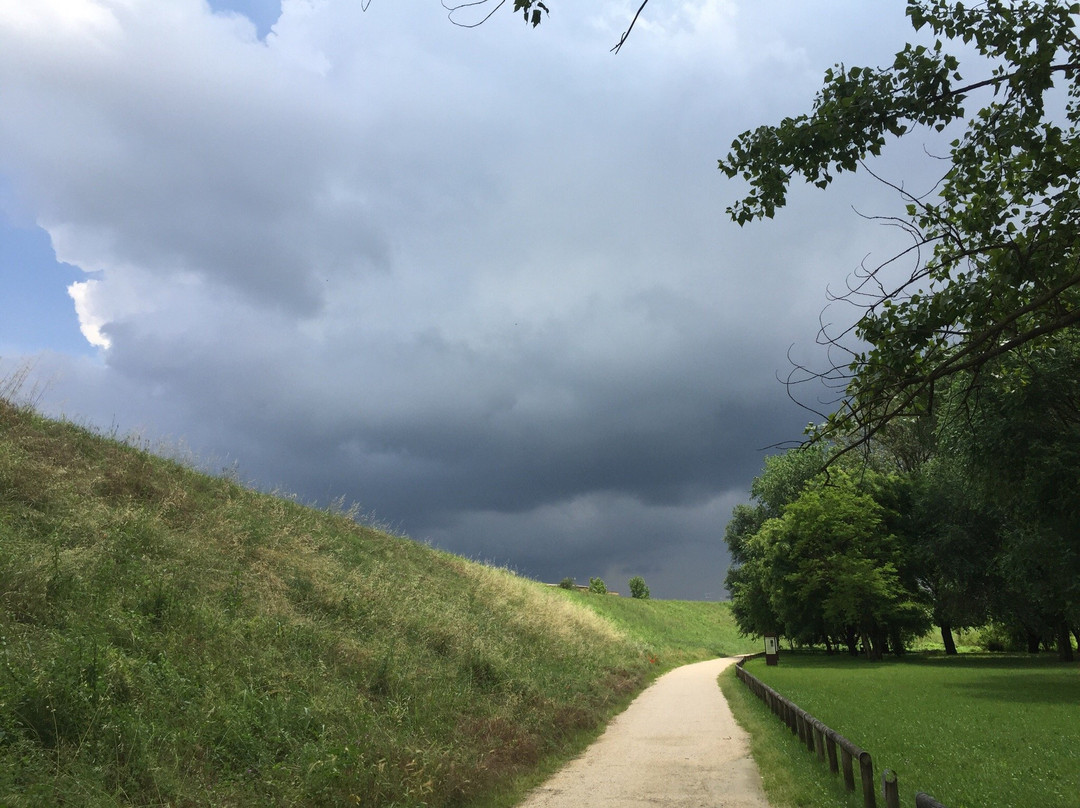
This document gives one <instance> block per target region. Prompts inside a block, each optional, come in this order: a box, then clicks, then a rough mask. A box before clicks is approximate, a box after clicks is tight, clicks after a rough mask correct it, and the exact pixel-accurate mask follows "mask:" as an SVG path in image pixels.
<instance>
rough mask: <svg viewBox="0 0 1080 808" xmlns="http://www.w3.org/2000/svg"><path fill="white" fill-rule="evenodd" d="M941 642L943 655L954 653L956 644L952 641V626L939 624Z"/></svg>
mask: <svg viewBox="0 0 1080 808" xmlns="http://www.w3.org/2000/svg"><path fill="white" fill-rule="evenodd" d="M941 641H942V642H943V643H945V653H946V654H955V653H956V642H955V641H954V640H953V635H952V626H950V625H949V624H948V623H942V624H941Z"/></svg>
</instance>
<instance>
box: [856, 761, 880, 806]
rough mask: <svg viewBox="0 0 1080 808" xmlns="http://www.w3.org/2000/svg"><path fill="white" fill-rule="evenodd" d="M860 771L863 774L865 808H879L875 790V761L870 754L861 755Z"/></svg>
mask: <svg viewBox="0 0 1080 808" xmlns="http://www.w3.org/2000/svg"><path fill="white" fill-rule="evenodd" d="M859 770H860V771H861V772H862V799H863V807H864V808H877V789H876V788H874V761H873V760H872V759H871V757H870V753H869V752H862V753H860V755H859Z"/></svg>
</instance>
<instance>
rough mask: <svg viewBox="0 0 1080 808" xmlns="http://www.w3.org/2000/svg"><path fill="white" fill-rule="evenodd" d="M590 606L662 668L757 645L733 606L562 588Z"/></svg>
mask: <svg viewBox="0 0 1080 808" xmlns="http://www.w3.org/2000/svg"><path fill="white" fill-rule="evenodd" d="M558 591H559V592H560V593H562V595H563V597H565V598H567V599H568V600H569V601H570V602H572V603H580V604H582V605H584V606H588V607H589V608H590V609H592V610H593V611H595V612H596V613H597V614H599V615H601V616H603V617H604V618H606V619H607V620H609V621H611V622H612V623H613V624H614V625H615V626H616V627H617V628H619V629H620V630H621V631H622V632H623V633H625V634H627V635H628V636H630V637H632V638H634V639H635V640H637V641H638V642H639V643H641V644H642V646H644V648H645V649H646V650H647V651H648V652H649V653H650V656H651V658H652V659H655V660H656V664H659V665H660V666H661V667H662V668H663V669H665V670H666V669H668V668H671V667H674V666H676V665H683V664H687V663H689V662H698V661H700V660H703V659H711V658H713V657H719V656H735V655H741V654H752V653H754V652H755V651H757V650H758V641H757V640H756V639H753V638H747V637H742V636H740V635H739V630H738V628H736V626H735V619H734V618H733V617H732V616H731V604H730V603H726V602H721V603H707V602H702V601H687V600H652V599H649V600H636V599H634V598H624V597H610V596H605V595H594V594H589V593H584V592H577V591H568V590H564V589H560V590H558Z"/></svg>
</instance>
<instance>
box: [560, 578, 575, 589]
mask: <svg viewBox="0 0 1080 808" xmlns="http://www.w3.org/2000/svg"><path fill="white" fill-rule="evenodd" d="M559 587H560V588H562V589H575V588H576V587H577V584H576V583H574V579H573V578H563V579H562V580H561V581H559Z"/></svg>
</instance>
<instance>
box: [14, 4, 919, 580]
mask: <svg viewBox="0 0 1080 808" xmlns="http://www.w3.org/2000/svg"><path fill="white" fill-rule="evenodd" d="M361 5H362V4H360V3H357V2H354V0H319V1H318V2H300V0H294V2H288V1H287V2H284V3H283V5H282V8H281V16H280V19H276V7H274V4H273V3H267V4H265V5H259V8H258V9H255V6H254V5H252V4H250V3H249V4H248V5H243V4H239V3H226V2H224V0H215V2H214V4H213V8H214V12H215V13H211V12H210V11H209V10H208V9H207V7H206V6H205V5H204V4H203V3H202V2H201V0H127V1H126V2H123V3H121V2H118V0H117V1H114V0H41V2H40V3H37V4H33V5H32V6H29V7H26V8H20V10H19V11H18V12H0V174H2V175H3V178H4V179H5V182H6V184H7V185H8V186H9V187H10V188H11V189H12V190H11V195H13V196H14V197H15V198H17V200H18V202H19V205H20V206H21V207H22V208H23V209H25V210H29V211H31V212H32V215H33V217H34V218H35V219H36V220H37V222H38V223H39V225H40V226H41V227H43V228H44V229H45V230H47V231H48V233H49V236H50V237H51V239H52V243H53V245H54V247H55V249H56V253H57V256H58V257H59V258H60V259H62V260H64V261H68V262H70V263H71V264H73V265H75V266H78V267H80V268H81V269H83V270H85V271H87V272H93V273H95V274H93V275H92V276H88V278H87V280H88V283H87V284H86V285H83V286H79V287H77V288H76V289H75V290H74V292H73V296H74V297H75V301H76V304H77V309H78V312H79V316H80V318H81V321H82V325H83V328H84V332H85V333H87V335H88V337H90V338H91V339H94V340H95V341H97V342H98V343H100V344H102V345H104V344H105V343H107V345H108V347H102V348H101V350H100V352H99V354H98V355H97V357H76V356H70V355H66V354H62V353H42V354H40V355H39V356H38V357H37V371H36V374H37V377H38V378H40V379H47V380H49V381H50V388H49V393H48V395H47V396H46V398H45V399H43V404H44V406H45V407H46V408H48V409H49V410H50V411H53V412H63V413H65V414H67V415H69V416H72V417H76V418H80V419H85V420H87V421H89V422H90V423H94V424H98V425H100V426H103V427H106V428H108V426H109V425H110V424H114V423H115V424H118V425H119V426H120V427H121V430H122V431H124V430H128V429H136V430H140V431H142V432H144V433H145V434H147V435H148V436H151V437H152V438H154V439H155V440H156V438H157V437H162V438H164V439H166V440H172V441H177V442H180V443H182V444H184V445H185V446H188V447H190V450H191V451H192V452H193V453H194V455H195V456H196V457H199V458H202V462H204V463H206V464H207V465H209V466H211V467H215V468H218V469H220V468H222V467H228V466H231V465H233V464H235V465H236V466H237V468H238V473H239V474H240V476H241V477H242V478H244V479H246V480H250V481H251V482H253V483H254V484H257V485H260V486H262V487H264V488H280V489H282V490H285V491H289V492H293V493H295V494H296V495H297V496H299V497H300V498H302V499H305V500H309V501H318V502H321V503H327V502H330V501H331V500H334V499H337V498H344V499H345V500H346V501H356V502H358V503H359V504H360V505H361V507H362V508H364V509H367V510H369V511H372V512H374V514H375V518H377V519H380V520H384V521H386V522H387V523H389V524H390V525H391V526H392V527H394V528H396V529H399V530H403V531H406V532H408V533H409V534H410V535H412V536H414V537H415V538H417V539H420V540H425V541H430V542H432V543H434V544H437V545H439V546H442V547H445V548H447V549H450V550H453V551H456V552H461V553H465V554H467V555H470V556H473V557H478V558H483V559H489V560H493V561H496V562H498V563H505V564H508V565H510V566H512V567H515V568H517V569H519V570H521V571H522V572H525V573H526V574H530V575H534V576H536V577H541V578H549V579H556V580H557V579H559V578H562V577H564V576H565V575H572V576H575V577H578V578H587V577H588V576H589V575H596V574H601V575H604V576H606V577H611V578H613V579H614V580H613V583H614V585H615V586H616V588H618V587H619V586H621V587H623V588H625V581H622V582H621V583H620V579H621V578H625V577H629V576H630V575H633V574H644V575H646V577H647V579H649V581H650V585H651V586H652V588H653V592H654V594H655V595H656V596H659V597H698V598H700V597H719V596H721V594H722V590H721V586H720V581H721V579H722V577H723V573H724V568H725V566H726V563H727V562H726V556H725V554H724V551H723V546H722V541H721V536H722V533H723V527H724V523H725V522H726V520H727V517H728V515H729V514H730V511H731V508H732V506H733V505H734V504H735V503H737V502H738V501H740V500H741V499H743V498H744V497H745V495H746V490H747V488H748V486H749V482H750V479H751V478H752V476H753V475H754V474H755V473H756V471H757V470H758V469H759V467H760V463H761V460H762V458H763V451H762V450H763V449H764V448H765V447H768V446H770V445H772V444H775V443H777V442H780V441H785V440H790V439H795V438H798V437H799V435H800V433H801V429H802V427H803V426H804V425H805V423H806V421H807V420H808V419H809V417H810V416H809V415H808V413H806V412H804V411H802V410H800V409H799V408H798V407H796V406H795V405H793V404H792V403H791V402H790V401H789V400H788V398H787V395H786V392H785V390H784V388H783V386H782V385H781V384H780V383H779V382H778V381H777V379H776V376H777V374H778V373H779V374H780V375H783V374H785V373H786V372H787V369H788V364H787V358H786V356H787V352H788V350H789V348H791V346H792V345H795V346H796V347H795V349H794V350H795V352H796V354H795V355H796V356H798V357H799V358H800V359H802V358H807V357H810V358H812V357H814V356H817V355H819V354H817V353H815V350H814V349H813V338H814V334H815V332H816V330H817V327H818V317H819V313H820V312H821V310H822V307H823V306H824V305H825V303H826V296H825V288H826V286H827V284H830V283H832V284H834V285H835V284H842V283H843V279H844V277H845V276H846V275H847V274H848V273H849V272H850V271H852V270H853V269H854V268H855V267H857V266H858V264H859V262H860V261H862V260H863V259H864V257H865V256H866V255H867V254H881V253H882V251H886V252H887V250H888V249H891V247H892V245H893V244H894V243H895V241H894V239H895V236H894V235H892V234H889V233H888V232H884V233H883V231H882V228H880V227H878V226H877V225H875V224H873V223H872V222H868V221H865V220H862V219H860V218H859V217H858V216H856V215H855V214H854V213H853V212H852V211H851V207H850V206H851V205H852V204H856V205H858V206H859V207H860V208H862V209H867V210H869V211H871V212H876V211H877V210H879V209H880V208H881V207H887V206H888V205H890V204H894V200H891V199H890V197H889V196H888V195H887V194H885V193H883V189H881V188H879V187H875V186H874V185H873V184H866V183H857V182H853V183H841V184H840V185H839V187H838V188H837V190H835V191H834V192H832V193H831V194H828V195H825V196H822V195H818V194H812V193H809V192H806V191H803V190H799V191H797V192H796V193H795V194H793V199H792V206H791V210H789V211H785V212H784V213H783V214H782V216H781V218H779V219H778V220H777V221H774V222H765V223H761V224H759V225H754V226H750V227H746V228H742V229H740V228H738V227H736V226H734V225H733V224H731V223H730V222H728V221H727V219H726V216H725V214H724V208H725V206H726V205H727V204H728V203H730V202H731V201H733V200H734V198H735V197H736V196H737V195H738V192H739V186H738V184H737V183H731V182H728V181H726V180H725V179H724V178H723V177H722V175H721V174H720V173H719V172H718V171H717V170H716V158H717V157H719V156H721V155H722V154H723V152H724V151H725V150H726V146H727V144H728V143H729V142H730V141H731V139H732V138H733V137H734V136H735V135H736V134H737V133H738V132H740V131H742V130H743V129H746V128H748V127H751V126H754V125H757V124H758V123H762V122H765V121H772V120H775V119H777V118H779V117H781V116H782V115H784V114H791V113H796V112H799V111H802V110H804V109H805V108H806V107H807V99H808V98H809V97H810V96H811V94H812V92H813V90H814V89H815V88H816V86H817V84H818V82H819V81H820V76H821V73H822V72H823V70H824V69H825V68H826V67H828V66H829V65H830V64H832V63H833V62H834V61H838V60H841V59H845V60H847V61H849V62H854V61H870V62H874V61H881V60H883V59H884V58H886V56H887V54H889V53H891V52H892V51H894V50H895V49H896V48H897V47H898V46H899V43H900V39H899V38H900V37H901V36H902V35H903V30H902V28H899V27H898V26H899V24H900V23H901V22H902V12H900V11H897V10H895V9H894V10H882V9H878V8H877V7H873V6H869V5H868V4H864V3H855V2H850V3H828V4H825V5H824V6H816V7H813V8H810V7H808V6H801V5H800V6H793V5H792V4H787V3H784V4H779V3H755V4H750V3H739V2H720V1H719V0H697V1H696V2H688V3H678V4H666V5H663V4H662V5H661V6H656V7H655V8H654V5H655V4H651V5H650V6H649V14H648V15H647V17H648V18H647V19H643V20H642V21H641V22H639V25H638V27H637V28H636V29H635V32H634V35H633V38H632V41H631V43H630V45H628V46H627V48H626V49H624V51H623V52H622V53H621V54H620V55H619V56H618V57H614V56H612V55H610V54H609V53H608V52H607V51H608V48H610V46H611V44H613V43H614V41H616V40H617V38H618V36H619V34H621V32H622V30H623V29H624V28H625V25H626V22H627V21H628V19H629V17H630V16H632V12H633V10H634V8H632V7H631V4H628V3H625V2H610V3H601V4H599V5H596V4H594V5H591V6H590V7H589V8H588V9H581V8H578V7H577V6H576V5H574V4H557V5H555V7H554V9H553V13H552V15H551V17H550V19H549V20H548V21H546V22H545V23H544V25H543V26H541V28H540V29H538V30H536V31H532V30H529V29H527V28H526V27H525V26H524V25H522V24H521V23H520V21H519V20H518V19H517V18H515V17H512V16H511V15H510V14H509V13H507V14H505V15H501V16H499V17H497V18H494V19H493V20H492V21H491V22H490V23H489V24H488V25H486V26H485V27H483V28H481V29H477V30H474V31H464V30H462V29H459V28H456V27H454V26H453V25H451V24H449V23H448V22H447V21H446V20H445V18H444V17H443V15H442V13H441V12H440V9H439V7H438V5H437V4H434V5H433V6H432V8H431V9H430V13H424V12H422V11H421V10H420V9H418V8H414V7H409V8H407V9H406V8H405V6H406V4H400V3H389V2H378V1H377V2H375V3H373V4H372V5H371V7H370V9H369V11H368V12H367V13H364V12H363V11H362V10H361ZM229 9H232V10H234V11H237V12H245V11H246V12H250V13H251V14H253V15H254V16H255V17H257V18H258V19H256V20H255V23H252V22H250V21H248V20H247V19H246V18H245V17H243V16H237V15H236V14H229V13H226V12H228V10H229ZM271 17H273V18H275V19H276V22H275V24H274V25H273V28H272V29H270V28H269V27H268V25H269V23H268V20H270V19H271ZM890 26H891V27H890ZM829 316H830V317H832V316H835V317H836V318H837V321H838V322H840V323H845V322H850V319H851V317H852V316H853V312H852V311H848V310H845V309H843V308H842V307H838V308H835V309H833V310H830V314H829ZM19 360H20V357H19V356H9V357H7V358H6V359H5V366H10V365H11V364H12V363H14V362H17V361H19ZM808 393H809V396H810V398H811V400H812V399H813V397H814V393H813V391H808Z"/></svg>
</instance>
